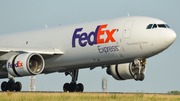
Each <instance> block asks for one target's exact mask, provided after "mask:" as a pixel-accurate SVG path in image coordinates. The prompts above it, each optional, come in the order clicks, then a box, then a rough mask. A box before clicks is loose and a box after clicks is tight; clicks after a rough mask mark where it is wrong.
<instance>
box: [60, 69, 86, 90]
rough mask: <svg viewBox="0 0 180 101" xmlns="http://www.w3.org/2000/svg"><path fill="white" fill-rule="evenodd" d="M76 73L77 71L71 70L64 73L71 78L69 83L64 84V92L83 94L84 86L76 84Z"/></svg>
mask: <svg viewBox="0 0 180 101" xmlns="http://www.w3.org/2000/svg"><path fill="white" fill-rule="evenodd" d="M78 72H79V70H78V69H76V70H73V71H70V72H65V75H66V76H67V75H70V76H71V77H72V81H71V83H65V84H64V86H63V90H64V92H67V91H69V92H83V90H84V86H83V84H82V83H78V84H76V81H77V78H78Z"/></svg>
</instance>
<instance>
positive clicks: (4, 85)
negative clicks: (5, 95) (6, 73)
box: [1, 81, 8, 91]
mask: <svg viewBox="0 0 180 101" xmlns="http://www.w3.org/2000/svg"><path fill="white" fill-rule="evenodd" d="M1 90H2V91H7V90H8V83H7V82H6V81H4V82H2V84H1Z"/></svg>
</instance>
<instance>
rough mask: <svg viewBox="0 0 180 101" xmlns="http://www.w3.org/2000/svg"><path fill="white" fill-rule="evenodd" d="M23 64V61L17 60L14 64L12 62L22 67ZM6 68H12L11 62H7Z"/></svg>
mask: <svg viewBox="0 0 180 101" xmlns="http://www.w3.org/2000/svg"><path fill="white" fill-rule="evenodd" d="M22 66H23V62H20V61H17V63H16V64H14V67H22ZM8 68H12V64H11V62H9V63H8Z"/></svg>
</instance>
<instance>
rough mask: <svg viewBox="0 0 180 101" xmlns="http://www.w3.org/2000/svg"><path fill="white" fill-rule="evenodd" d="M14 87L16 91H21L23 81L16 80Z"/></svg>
mask: <svg viewBox="0 0 180 101" xmlns="http://www.w3.org/2000/svg"><path fill="white" fill-rule="evenodd" d="M14 88H15V91H16V92H19V91H21V89H22V84H21V82H16V83H15V87H14Z"/></svg>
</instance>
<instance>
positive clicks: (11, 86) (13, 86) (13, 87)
mask: <svg viewBox="0 0 180 101" xmlns="http://www.w3.org/2000/svg"><path fill="white" fill-rule="evenodd" d="M21 89H22V84H21V83H20V82H15V81H14V78H13V77H11V78H9V81H8V82H6V81H4V82H2V84H1V90H2V91H8V90H9V91H16V92H18V91H21Z"/></svg>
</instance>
